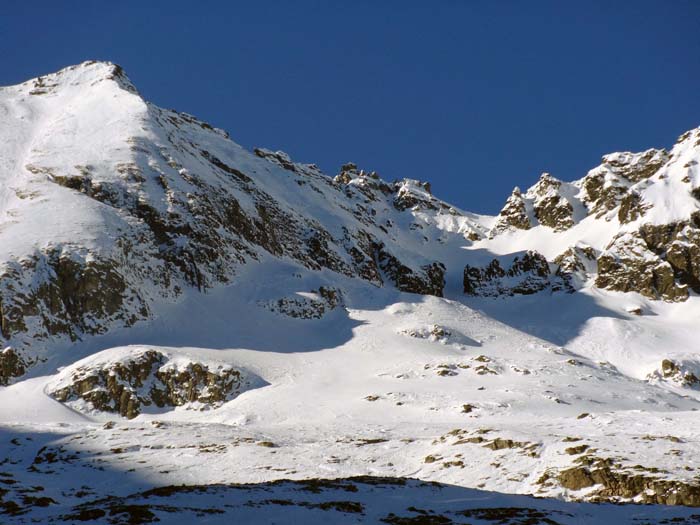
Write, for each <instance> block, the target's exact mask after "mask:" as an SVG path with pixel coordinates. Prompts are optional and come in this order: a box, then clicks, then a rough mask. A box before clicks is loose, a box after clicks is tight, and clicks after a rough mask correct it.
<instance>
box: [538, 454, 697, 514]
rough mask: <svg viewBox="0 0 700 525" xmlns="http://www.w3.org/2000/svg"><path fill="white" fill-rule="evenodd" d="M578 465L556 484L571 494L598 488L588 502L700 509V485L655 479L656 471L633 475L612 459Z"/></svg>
mask: <svg viewBox="0 0 700 525" xmlns="http://www.w3.org/2000/svg"><path fill="white" fill-rule="evenodd" d="M576 463H578V465H576V466H573V467H570V468H568V469H565V470H561V471H559V472H558V474H556V477H555V479H556V481H557V482H558V483H559V484H560V485H561V486H562V487H564V488H566V489H569V490H574V491H577V490H581V489H585V488H589V487H593V486H596V485H600V488H598V489H596V490H595V491H594V492H593V493H592V494H588V495H587V496H586V500H587V501H598V502H621V501H630V500H633V499H634V500H635V501H639V502H640V503H647V504H660V505H686V506H690V507H698V506H700V484H698V483H697V482H692V483H689V482H683V481H676V480H669V479H664V478H661V477H659V476H655V475H654V472H653V469H644V468H643V467H642V468H641V470H640V471H637V472H630V471H629V470H625V469H623V468H622V466H621V465H619V464H616V463H615V462H614V461H613V460H611V459H607V458H606V459H601V458H597V457H594V456H583V457H581V458H579V459H578V460H576ZM550 480H551V474H545V475H544V476H543V477H542V478H541V479H540V482H541V483H545V484H546V483H549V482H550Z"/></svg>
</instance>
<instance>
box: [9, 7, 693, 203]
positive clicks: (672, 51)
mask: <svg viewBox="0 0 700 525" xmlns="http://www.w3.org/2000/svg"><path fill="white" fill-rule="evenodd" d="M699 20H700V2H697V1H693V0H665V1H653V2H652V1H628V2H623V1H620V2H609V1H606V2H595V1H591V2H566V1H557V2H554V1H552V2H545V1H542V2H538V1H528V2H525V1H501V2H491V1H476V0H475V1H467V0H463V1H456V0H454V1H447V0H445V1H439V0H433V1H425V2H412V1H408V0H406V1H393V0H392V1H389V0H386V1H378V0H377V1H366V0H355V1H352V2H350V1H346V2H341V1H332V0H327V1H318V2H312V1H304V0H298V1H294V2H292V1H270V2H265V1H261V0H260V1H249V2H235V1H232V2H223V1H222V2H211V1H197V2H193V1H187V2H181V1H176V0H173V1H170V2H164V1H163V2H155V1H152V2H145V1H140V2H136V1H120V2H114V1H111V2H99V1H83V2H72V1H69V0H65V1H61V2H55V1H52V2H48V1H43V0H34V1H32V2H27V1H24V0H22V1H18V0H4V1H3V2H2V3H1V4H0V39H1V40H0V41H1V42H2V46H0V64H1V65H2V67H0V85H8V84H15V83H18V82H21V81H23V80H26V79H27V78H30V77H35V76H38V75H40V74H44V73H48V72H51V71H54V70H56V69H59V68H61V67H64V66H67V65H70V64H74V63H78V62H82V61H83V60H87V59H102V60H111V61H113V62H117V63H119V64H121V65H122V66H123V67H124V68H125V69H126V71H127V73H128V74H129V76H130V77H131V79H132V80H133V81H134V83H135V84H136V85H137V87H138V88H139V90H140V91H141V93H142V94H143V95H144V96H145V97H146V98H148V99H149V100H151V101H153V102H155V103H156V104H158V105H160V106H164V107H169V108H175V109H177V110H180V111H186V112H188V113H192V114H194V115H197V116H198V117H200V118H202V119H204V120H207V121H208V122H211V123H212V124H213V125H216V126H218V127H222V128H224V129H226V130H228V131H229V132H230V133H231V136H232V137H233V138H234V140H236V141H237V142H238V143H240V144H242V145H244V146H246V147H253V146H264V147H268V148H274V149H282V150H285V151H287V152H288V153H290V154H291V155H292V157H293V158H294V159H295V160H298V161H302V162H315V163H317V164H319V165H320V166H321V168H323V169H324V171H326V172H327V173H328V174H331V175H333V174H335V173H336V172H337V169H338V167H339V166H340V164H342V163H344V162H346V161H349V160H352V161H354V162H356V163H357V164H358V165H360V167H363V168H366V169H374V170H377V171H378V172H379V173H380V174H381V175H382V176H383V177H384V178H387V179H394V178H403V177H411V178H419V179H423V180H430V181H431V182H432V184H433V191H434V193H435V194H436V195H438V196H439V197H442V198H444V199H446V200H448V201H451V202H453V203H455V204H457V205H458V206H460V207H462V208H466V209H469V210H473V211H479V212H487V213H495V212H497V211H498V210H499V209H500V207H501V205H502V203H503V202H504V200H505V198H506V197H507V196H508V194H509V192H510V191H511V189H512V188H513V186H515V185H519V186H522V187H527V186H529V185H530V184H532V183H534V182H535V181H536V180H537V177H538V176H539V174H540V172H542V171H549V172H551V173H552V174H554V175H555V176H557V177H559V178H562V179H565V180H571V179H574V178H579V177H581V176H583V175H584V174H585V173H586V171H587V170H588V169H590V168H592V167H594V166H595V165H596V164H597V163H598V162H599V160H600V156H601V155H602V154H604V153H607V152H611V151H616V150H627V149H631V150H640V149H646V148H648V147H651V146H666V147H668V146H670V145H672V144H673V142H674V141H675V139H676V137H677V136H678V135H680V134H681V133H682V132H683V131H685V130H686V129H689V128H692V127H696V126H698V125H700V30H698V21H699Z"/></svg>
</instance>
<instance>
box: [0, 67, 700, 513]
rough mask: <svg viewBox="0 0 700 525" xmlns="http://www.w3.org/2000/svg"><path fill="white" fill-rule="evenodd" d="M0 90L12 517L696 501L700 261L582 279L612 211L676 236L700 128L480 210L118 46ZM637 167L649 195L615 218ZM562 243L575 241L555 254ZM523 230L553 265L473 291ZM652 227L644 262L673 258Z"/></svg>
mask: <svg viewBox="0 0 700 525" xmlns="http://www.w3.org/2000/svg"><path fill="white" fill-rule="evenodd" d="M32 92H34V94H32ZM0 113H2V114H3V115H5V116H6V117H5V118H3V120H2V122H3V124H2V125H0V162H1V163H2V164H1V165H0V176H1V177H2V178H3V180H2V182H3V184H2V192H3V193H2V196H1V198H0V201H1V203H2V204H1V206H0V207H1V209H2V217H3V219H2V221H1V224H0V239H2V241H3V244H4V246H5V247H6V249H5V251H4V253H3V254H2V256H1V257H2V260H1V261H0V263H1V264H2V267H3V273H2V275H1V276H0V292H1V295H2V308H0V310H2V312H1V315H0V317H2V336H3V338H4V339H5V342H6V344H7V345H9V346H10V347H11V352H8V351H6V353H4V354H2V355H3V356H5V357H4V358H3V359H5V361H2V360H0V365H2V367H3V368H2V370H3V372H4V373H5V376H6V377H7V378H9V379H8V381H7V382H8V383H9V384H8V386H2V387H0V407H2V408H0V463H2V466H1V467H0V478H2V479H0V482H2V483H4V485H3V489H2V490H0V503H1V505H0V512H3V511H4V512H5V515H4V516H3V519H4V522H7V523H26V522H28V520H30V519H34V520H36V521H38V522H45V523H49V522H95V523H104V522H107V521H108V520H109V519H112V520H115V522H129V520H132V521H131V522H139V521H134V520H139V519H140V520H144V521H142V522H147V520H149V519H151V518H153V517H154V516H155V517H158V518H160V519H162V520H163V521H164V522H168V523H170V522H172V523H176V522H178V523H179V522H182V523H189V522H191V520H192V519H193V516H195V517H197V518H198V519H199V520H200V521H202V522H210V523H228V522H230V520H231V519H233V518H235V519H236V520H237V522H241V523H279V522H304V523H312V522H319V523H325V522H329V520H330V521H332V522H337V523H358V522H362V523H378V522H383V523H412V522H415V523H421V522H423V523H452V522H454V523H482V522H483V523H504V522H505V523H526V522H528V521H526V520H527V519H530V520H531V521H529V522H531V523H538V522H545V521H544V520H546V519H548V520H552V521H549V523H551V522H556V523H604V522H613V521H615V522H620V523H626V522H628V523H662V522H663V520H665V519H666V520H668V519H675V518H677V519H687V520H691V519H692V518H691V517H690V516H692V515H693V510H692V509H690V508H686V507H683V505H690V506H700V483H699V482H698V479H699V478H698V472H697V469H698V468H699V467H700V465H697V461H696V459H695V458H697V457H698V455H699V453H700V439H699V437H700V436H699V434H698V426H697V421H698V419H697V418H698V416H697V413H698V412H697V411H698V408H700V390H699V389H698V386H699V383H700V380H698V377H700V353H699V352H698V348H697V335H698V329H697V319H698V315H699V314H700V299H699V298H698V297H697V296H696V294H695V292H694V291H693V288H692V285H693V282H692V280H691V281H684V279H686V278H689V277H688V276H690V277H692V275H694V274H693V271H695V270H693V269H692V264H691V265H690V266H689V267H688V268H689V269H688V270H687V271H686V273H684V274H683V273H680V271H677V273H675V274H674V273H673V272H672V273H671V282H672V286H674V287H676V289H684V290H690V291H689V292H688V291H687V292H686V296H685V297H684V298H683V299H684V300H678V296H674V299H673V300H659V299H664V298H665V297H664V296H663V295H654V294H656V293H657V292H659V293H661V292H660V290H661V288H659V287H658V286H657V284H658V283H657V284H655V285H654V286H657V287H656V288H653V290H654V294H651V295H653V296H650V294H646V293H644V290H642V289H640V290H639V291H641V292H642V293H636V292H635V291H620V290H616V289H614V287H611V286H609V285H606V286H602V285H600V286H599V285H598V284H599V282H600V281H599V279H600V275H603V274H604V271H603V269H602V266H603V263H605V259H604V258H603V259H601V257H602V256H603V254H605V253H608V252H611V251H614V250H613V247H611V243H614V242H615V239H616V238H617V236H619V235H620V234H629V235H631V236H633V237H634V236H635V235H637V234H638V232H640V231H642V229H643V228H644V227H645V225H646V224H650V225H652V226H653V227H656V226H660V227H666V226H668V225H669V224H673V225H677V224H681V226H683V228H685V230H681V229H679V228H676V227H675V226H674V227H673V228H675V229H673V235H676V234H678V235H680V233H678V232H681V231H683V232H685V233H683V235H691V234H690V233H688V232H689V231H690V230H692V229H693V228H695V226H694V223H693V222H692V221H693V220H694V219H693V214H695V213H696V211H697V207H698V204H697V202H696V198H695V197H694V196H693V193H692V192H691V190H692V188H693V184H695V183H696V180H695V177H696V175H697V174H696V172H695V169H696V168H695V166H696V164H694V163H693V161H695V160H696V159H699V158H700V155H699V154H698V151H697V150H698V144H697V136H698V130H694V131H692V132H690V133H689V134H687V136H686V137H685V138H683V140H681V142H679V144H678V145H676V146H675V147H674V149H672V150H671V152H670V153H666V152H664V153H660V151H661V150H650V151H651V153H648V152H645V153H643V154H638V155H637V156H635V155H632V154H613V155H609V156H606V157H605V158H604V161H605V162H604V164H603V165H602V167H599V168H596V169H595V170H592V172H591V173H589V174H588V175H587V176H586V177H584V179H581V180H580V181H576V182H574V183H558V181H556V179H553V178H552V177H550V176H547V177H543V179H542V180H541V181H540V182H539V183H538V185H536V186H535V187H533V188H531V189H530V190H528V191H526V192H525V193H520V192H519V191H518V192H515V193H514V195H513V196H511V199H509V206H510V208H509V211H504V212H502V213H501V214H500V215H499V216H498V217H484V216H478V215H475V214H471V213H468V212H463V211H461V210H458V209H456V208H454V207H452V206H450V205H449V204H446V203H444V202H442V201H439V200H438V199H435V198H434V197H433V196H432V195H431V193H430V187H429V185H426V184H425V183H423V182H420V181H416V180H411V179H406V180H403V181H397V182H396V183H387V182H385V181H384V180H382V179H381V178H379V176H378V175H376V174H374V173H372V172H364V171H362V170H359V169H358V168H357V167H356V166H354V165H351V164H349V165H346V166H344V167H343V168H342V169H341V172H340V174H339V175H338V176H337V177H335V179H331V178H329V177H326V176H325V175H324V174H322V173H321V172H320V171H319V170H318V169H317V168H316V167H314V166H313V165H304V164H295V163H293V162H292V161H291V160H290V159H289V157H287V156H286V155H285V154H283V153H281V152H271V151H268V150H262V149H260V150H256V151H255V152H254V153H251V152H247V151H245V150H244V149H243V148H241V147H240V146H238V145H236V144H235V143H233V142H231V141H230V140H229V139H228V136H227V134H226V133H225V132H223V131H221V130H216V129H214V128H212V127H211V126H209V125H208V124H206V123H202V122H200V121H198V120H196V119H194V117H191V116H189V115H186V114H182V113H177V112H174V111H168V110H162V109H160V108H157V107H155V106H153V105H152V104H150V103H148V102H145V101H143V99H142V98H141V97H140V96H139V95H138V92H137V91H136V89H135V88H134V86H133V85H132V84H131V82H130V81H129V80H128V78H127V77H126V76H125V75H124V73H123V72H122V71H121V69H120V68H118V67H117V66H114V65H113V64H109V63H85V64H82V65H79V66H74V67H72V68H67V69H65V70H62V71H61V72H58V73H56V74H54V75H47V76H46V77H42V78H41V79H36V80H33V81H29V82H27V83H25V84H22V85H20V86H13V87H8V88H2V89H0ZM630 166H631V167H630ZM650 166H651V167H650ZM640 173H641V174H642V175H643V176H642V175H640ZM639 177H641V178H639ZM636 178H639V180H638V181H636V182H634V180H635V179H636ZM683 179H687V180H688V181H689V182H683ZM591 180H593V181H594V182H593V183H591V182H590V181H591ZM601 181H602V182H601ZM599 182H600V184H598V183H599ZM600 188H604V189H605V188H612V189H610V190H609V191H608V193H605V192H602V191H600ZM620 188H622V189H620ZM630 188H634V192H636V194H639V195H641V201H640V202H646V203H647V204H651V205H650V206H646V210H645V211H644V214H643V215H640V216H639V217H637V218H635V219H634V220H631V221H627V222H624V221H620V219H619V216H620V215H621V214H622V216H623V217H625V218H628V217H627V215H625V214H624V213H622V212H621V209H622V208H623V201H624V199H625V198H626V196H627V195H629V194H630V193H629V192H630ZM681 190H682V191H681ZM595 191H598V193H597V194H596V195H597V199H596V198H594V197H593V196H592V195H593V193H595ZM601 195H602V196H601ZM635 198H636V197H635ZM521 204H522V208H520V207H519V206H520V205H521ZM597 207H598V208H597ZM641 207H642V208H645V206H641ZM523 210H524V212H523V213H524V215H523V216H518V213H520V211H523ZM569 210H570V211H569ZM601 210H603V211H604V212H603V213H602V214H601V213H600V212H601ZM513 217H515V218H516V219H517V220H512V218H513ZM523 217H524V219H523ZM525 220H527V222H524V221H525ZM686 222H687V223H688V224H685V223H686ZM518 225H519V226H518ZM523 225H528V227H527V228H521V227H520V226H523ZM673 235H672V236H673ZM689 238H691V237H689ZM644 242H647V241H644ZM649 242H650V243H651V241H649ZM664 242H665V241H664ZM672 242H674V243H675V242H679V241H678V239H677V238H676V237H673V239H672ZM570 246H579V247H583V248H581V251H580V254H583V255H580V256H581V257H583V258H585V253H586V250H585V249H586V248H591V249H592V250H593V253H594V257H593V259H591V260H585V261H583V262H585V264H583V263H582V264H581V266H580V267H576V266H575V265H574V266H571V267H569V266H567V265H566V261H564V260H563V259H560V260H559V262H555V258H556V257H557V256H558V255H560V254H561V253H562V252H564V251H565V250H566V249H567V248H569V247H570ZM687 246H689V248H688V249H689V250H691V249H692V248H693V246H694V241H692V238H691V240H689V241H688V242H687ZM649 249H650V250H651V248H649ZM525 250H536V251H537V252H539V253H541V254H543V255H544V256H545V257H546V258H547V260H548V261H549V266H550V267H551V271H552V275H556V276H557V278H561V279H569V280H570V282H571V283H573V284H572V285H571V288H570V289H566V290H564V289H562V290H561V291H559V292H552V289H551V288H547V289H543V290H542V291H540V292H539V293H533V294H528V295H521V294H518V293H514V294H513V295H509V296H502V297H482V296H479V295H478V294H475V295H465V294H464V293H463V279H464V273H463V270H464V268H465V265H467V264H468V265H471V266H473V267H486V266H487V265H488V264H489V262H490V261H492V260H493V259H494V258H495V257H496V256H499V257H500V258H502V260H504V261H505V260H507V259H508V258H509V257H511V258H512V257H513V256H515V255H518V254H521V253H522V252H523V251H525ZM576 253H579V252H576ZM615 253H617V252H615ZM652 253H653V257H652V256H649V260H650V261H652V263H653V265H654V266H653V268H654V269H653V271H655V272H657V273H653V272H652V274H653V275H659V274H658V271H659V270H658V268H657V267H658V266H659V265H661V266H663V265H664V264H666V265H669V266H670V265H671V262H673V264H678V263H677V262H674V261H676V259H674V258H673V257H669V256H668V253H672V251H671V250H667V251H664V252H663V253H661V252H660V253H659V254H657V253H656V252H652ZM688 253H689V254H690V255H689V257H691V258H690V259H689V260H690V261H691V263H692V251H689V252H688ZM577 257H578V255H577ZM618 259H619V260H622V259H624V258H623V257H619V258H618ZM666 259H669V260H670V261H671V262H668V261H667V260H666ZM625 260H626V259H625ZM67 261H70V262H67ZM629 261H631V262H629V263H628V264H629V268H630V271H629V272H628V273H629V274H630V275H633V274H636V273H639V272H637V270H635V268H636V267H635V266H634V265H635V264H637V262H638V260H637V259H635V258H634V257H631V258H629ZM626 264H627V263H626ZM572 268H573V269H572ZM645 268H646V267H645ZM673 268H674V271H676V270H675V268H676V267H673ZM565 270H566V271H565ZM527 271H528V270H525V274H527ZM547 271H549V270H547ZM649 271H652V270H649ZM556 272H558V273H556ZM616 276H617V277H616V278H617V281H616V282H618V283H620V282H626V281H625V279H630V277H629V275H626V274H619V273H618V274H616ZM567 282H569V281H567ZM567 290H568V292H571V293H567ZM664 290H667V289H664ZM416 292H418V293H416ZM664 293H666V292H664ZM10 354H12V355H20V356H21V358H22V360H23V361H24V364H23V366H21V367H20V366H15V367H14V368H11V367H10V365H11V364H12V363H16V361H10V358H9V357H8V356H9V355H10ZM142 356H150V357H148V359H150V360H147V361H146V364H145V365H144V364H143V362H142V361H143V360H142V361H139V359H141V358H142ZM158 356H160V357H158ZM13 359H14V358H13ZM13 371H14V372H18V373H14V372H13ZM234 372H235V374H240V376H238V375H236V376H235V378H236V381H235V382H233V383H232V380H231V375H230V374H232V373H234ZM183 374H184V375H183ZM227 374H228V375H227ZM696 380H697V381H696ZM154 388H155V389H156V390H157V391H156V390H154ZM66 389H68V390H70V395H68V394H66ZM71 389H72V390H71ZM217 389H218V390H217ZM163 392H167V395H166V394H164V393H163ZM164 396H165V397H167V399H165V400H164ZM59 400H61V401H63V402H61V401H59ZM129 403H130V404H129ZM357 476H369V477H367V478H356V477H357ZM352 478H356V479H352ZM282 479H287V480H293V481H286V482H279V483H275V481H276V480H282ZM310 479H312V480H315V481H313V482H309V481H306V482H301V481H300V480H310ZM320 480H339V481H335V482H330V481H320ZM407 480H408V481H407ZM416 480H420V481H416ZM425 482H437V483H440V484H441V485H431V484H428V483H425ZM183 484H184V485H187V486H189V488H187V487H184V488H183V487H180V488H178V489H174V488H172V486H179V485H183ZM241 484H245V486H242V485H241ZM310 484H311V485H310ZM157 487H160V488H159V489H157V490H156V491H155V492H153V491H152V489H154V488H157ZM167 487H170V488H167ZM149 491H151V492H149ZM513 494H519V495H521V496H512V495H513ZM526 495H536V496H538V497H541V498H546V499H537V500H535V499H532V498H529V497H526ZM581 500H590V501H606V502H636V503H646V504H654V505H628V506H613V505H602V506H597V505H590V504H582V503H575V502H576V501H581ZM679 505H680V506H679ZM489 508H490V509H493V508H497V509H500V510H498V511H494V510H491V511H488V512H487V511H486V510H484V509H489ZM421 509H422V510H421ZM508 509H509V510H508ZM514 509H515V510H514ZM528 509H529V510H528ZM149 513H151V514H153V515H152V516H150V517H149ZM430 513H432V514H430ZM696 514H697V513H696ZM428 515H431V516H432V517H430V518H426V516H428ZM110 516H111V517H110ZM404 518H405V519H406V520H409V519H411V520H415V521H401V519H404ZM420 519H424V520H428V519H430V520H433V521H419V520H420ZM440 519H442V521H439V520H440ZM504 519H507V520H510V521H499V520H504ZM52 520H53V521H52ZM207 520H208V521H207ZM392 520H393V521H392ZM533 520H534V521H533ZM688 522H692V521H688Z"/></svg>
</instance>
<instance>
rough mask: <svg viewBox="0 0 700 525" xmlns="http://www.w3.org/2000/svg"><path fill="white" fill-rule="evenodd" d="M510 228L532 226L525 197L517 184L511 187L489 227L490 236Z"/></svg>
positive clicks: (522, 228)
mask: <svg viewBox="0 0 700 525" xmlns="http://www.w3.org/2000/svg"><path fill="white" fill-rule="evenodd" d="M512 228H515V229H517V230H529V229H530V228H532V223H531V221H530V217H529V213H528V210H527V205H526V204H525V198H524V197H523V194H522V193H521V192H520V188H518V187H517V186H516V187H515V188H514V189H513V192H512V193H511V195H510V197H508V200H506V203H505V205H504V206H503V209H502V210H501V212H500V213H499V214H498V219H497V220H496V224H495V225H494V227H493V228H492V229H491V233H490V236H491V237H493V236H494V235H497V234H499V233H501V232H504V231H507V230H509V229H512Z"/></svg>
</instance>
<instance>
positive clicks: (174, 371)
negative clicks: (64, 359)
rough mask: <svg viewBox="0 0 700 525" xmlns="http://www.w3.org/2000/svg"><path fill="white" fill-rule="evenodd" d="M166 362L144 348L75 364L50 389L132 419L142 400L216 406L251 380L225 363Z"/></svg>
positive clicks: (63, 398)
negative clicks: (68, 376) (124, 356)
mask: <svg viewBox="0 0 700 525" xmlns="http://www.w3.org/2000/svg"><path fill="white" fill-rule="evenodd" d="M166 365H168V357H167V356H166V355H164V354H162V353H160V352H157V351H155V350H146V351H144V352H141V353H139V354H136V355H134V356H132V357H130V358H128V359H124V360H119V361H116V362H112V363H106V364H102V365H100V366H98V367H93V368H89V367H80V368H77V369H76V370H75V371H74V372H73V375H72V378H71V380H70V384H69V385H68V386H62V387H60V388H57V389H55V390H53V391H51V392H49V393H50V395H51V396H52V397H53V398H54V399H56V400H58V401H61V402H70V401H76V400H78V399H82V400H83V401H85V402H87V403H89V404H90V405H91V406H92V407H93V408H94V409H95V410H98V411H102V412H114V413H117V414H119V415H121V416H123V417H126V418H128V419H132V418H134V417H136V416H137V415H139V413H140V412H141V407H142V406H144V405H145V406H150V405H156V406H158V407H166V406H171V407H176V406H182V405H184V404H186V403H193V402H199V403H202V404H203V405H205V407H209V408H211V407H217V406H219V405H221V404H222V403H224V402H225V401H227V400H229V399H233V398H234V397H236V396H237V395H238V394H239V393H240V392H241V391H242V390H243V389H245V387H246V386H249V383H250V382H249V380H247V379H246V378H244V377H243V375H242V373H241V372H240V371H239V370H235V369H233V368H230V367H219V369H218V370H215V369H210V368H209V367H208V366H207V365H206V364H202V363H197V362H189V363H187V364H186V365H184V366H166Z"/></svg>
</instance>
